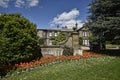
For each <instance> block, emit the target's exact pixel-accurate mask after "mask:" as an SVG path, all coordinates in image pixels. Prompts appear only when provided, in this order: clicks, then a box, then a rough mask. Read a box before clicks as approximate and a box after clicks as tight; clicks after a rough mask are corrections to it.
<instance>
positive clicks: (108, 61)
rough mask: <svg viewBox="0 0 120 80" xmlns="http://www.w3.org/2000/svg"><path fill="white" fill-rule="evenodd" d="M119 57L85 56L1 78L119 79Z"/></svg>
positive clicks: (44, 79) (26, 79)
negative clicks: (84, 57)
mask: <svg viewBox="0 0 120 80" xmlns="http://www.w3.org/2000/svg"><path fill="white" fill-rule="evenodd" d="M119 72H120V57H109V56H106V57H99V58H86V59H80V60H74V61H67V62H62V63H59V64H54V65H51V66H48V67H42V68H41V67H40V68H37V69H35V70H33V71H30V72H26V73H23V74H20V75H14V76H11V77H8V78H3V79H1V80H119V79H120V73H119Z"/></svg>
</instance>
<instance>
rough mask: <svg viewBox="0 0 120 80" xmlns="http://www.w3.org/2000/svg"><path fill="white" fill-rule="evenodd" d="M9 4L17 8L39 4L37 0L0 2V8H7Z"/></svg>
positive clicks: (4, 0) (1, 0) (5, 0)
mask: <svg viewBox="0 0 120 80" xmlns="http://www.w3.org/2000/svg"><path fill="white" fill-rule="evenodd" d="M13 1H14V3H13ZM9 2H12V3H13V4H14V6H15V7H18V8H21V7H23V8H30V7H34V6H38V4H39V0H0V6H1V7H3V8H8V6H9Z"/></svg>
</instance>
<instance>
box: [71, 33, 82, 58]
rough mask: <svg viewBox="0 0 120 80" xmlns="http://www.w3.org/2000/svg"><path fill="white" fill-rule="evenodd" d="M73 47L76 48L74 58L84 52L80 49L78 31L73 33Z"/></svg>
mask: <svg viewBox="0 0 120 80" xmlns="http://www.w3.org/2000/svg"><path fill="white" fill-rule="evenodd" d="M72 47H73V48H74V54H73V55H74V56H75V55H82V53H83V50H81V49H80V47H79V34H78V32H77V31H74V32H73V33H72Z"/></svg>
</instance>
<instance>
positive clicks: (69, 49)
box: [63, 46, 74, 56]
mask: <svg viewBox="0 0 120 80" xmlns="http://www.w3.org/2000/svg"><path fill="white" fill-rule="evenodd" d="M73 53H74V49H73V48H72V47H68V46H64V47H63V55H64V56H72V55H73Z"/></svg>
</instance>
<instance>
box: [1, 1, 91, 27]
mask: <svg viewBox="0 0 120 80" xmlns="http://www.w3.org/2000/svg"><path fill="white" fill-rule="evenodd" d="M91 1H92V0H0V13H20V14H22V15H23V16H24V17H26V18H28V19H29V20H30V21H31V22H33V23H35V24H36V25H37V28H56V27H57V26H59V27H64V26H67V27H68V28H72V27H73V26H74V25H75V23H76V22H77V23H78V27H81V26H82V25H83V22H86V21H87V15H88V13H87V12H88V4H89V3H90V2H91Z"/></svg>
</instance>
